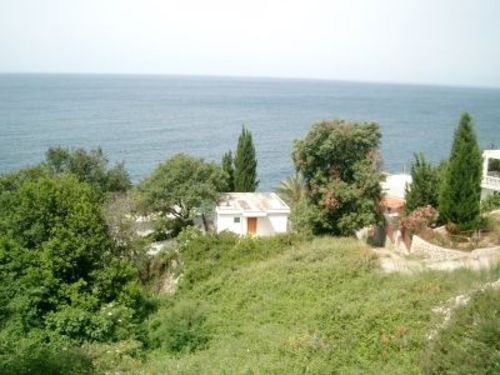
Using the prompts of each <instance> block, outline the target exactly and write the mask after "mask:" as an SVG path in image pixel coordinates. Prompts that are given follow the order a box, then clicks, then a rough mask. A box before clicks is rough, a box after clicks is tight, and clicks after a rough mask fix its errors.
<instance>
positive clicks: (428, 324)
mask: <svg viewBox="0 0 500 375" xmlns="http://www.w3.org/2000/svg"><path fill="white" fill-rule="evenodd" d="M179 250H180V254H181V256H182V257H183V259H184V262H183V266H182V267H181V268H180V269H178V271H177V272H179V273H182V274H183V275H185V276H186V278H185V279H184V280H183V281H182V282H181V285H180V289H179V290H178V291H177V292H176V294H175V295H173V296H168V297H164V302H163V306H162V307H161V308H160V309H159V310H158V311H157V312H156V313H155V314H154V315H153V316H152V317H151V318H150V320H149V321H150V325H149V332H150V333H149V334H150V344H149V348H150V349H148V353H147V354H146V357H145V359H144V361H142V362H141V361H136V362H135V364H134V365H132V369H133V371H132V372H134V371H135V372H138V373H148V374H164V373H172V374H197V373H200V372H202V373H205V374H219V373H290V374H298V373H304V372H308V373H315V374H321V373H332V372H338V373H415V374H418V373H424V372H426V371H427V367H426V366H428V365H429V363H428V362H427V361H426V358H427V356H428V353H429V350H431V348H432V347H433V345H435V341H429V340H428V336H429V334H430V333H431V332H433V331H434V330H435V329H436V327H439V326H440V324H441V323H442V319H443V318H442V316H441V315H440V314H438V313H434V312H433V309H434V308H435V307H438V306H443V305H445V304H446V301H447V300H448V299H449V298H451V297H454V296H456V295H458V294H463V293H466V292H468V291H469V290H470V289H471V288H473V287H474V285H477V283H483V282H486V281H490V280H496V279H497V278H498V277H499V276H500V269H494V270H492V271H491V272H485V273H482V274H477V273H473V272H470V271H466V270H460V271H456V272H453V273H443V272H428V273H421V274H416V275H405V274H390V275H388V274H384V273H381V272H380V271H379V270H378V267H377V259H376V257H375V256H374V255H373V253H372V252H371V250H370V249H369V248H367V247H366V246H365V245H363V244H361V243H360V242H358V241H356V240H354V239H348V238H331V237H330V238H328V237H325V238H315V239H313V240H312V241H305V240H302V239H301V238H299V237H294V236H289V235H287V236H277V237H274V238H267V239H266V238H243V239H238V238H237V237H236V236H234V235H232V234H229V233H222V234H220V235H209V236H204V235H201V234H200V233H199V232H197V231H195V230H189V231H186V232H185V233H183V234H182V235H181V238H180V249H179ZM498 301H499V300H498V299H490V300H489V302H488V304H489V308H491V309H497V310H498V306H499V302H498ZM492 311H493V310H492ZM191 327H197V329H196V330H195V331H193V330H192V328H191ZM167 332H170V334H167ZM172 336H174V337H179V341H178V342H177V343H178V344H177V345H178V346H177V345H172V341H171V337H172ZM440 338H441V336H440V335H438V336H437V340H440ZM441 340H442V341H441V342H442V343H443V347H445V345H446V340H447V339H446V338H443V339H441ZM492 340H494V338H493V337H492ZM496 340H497V341H496V343H498V337H497V338H496ZM488 353H489V357H487V356H482V354H481V357H477V358H476V357H475V356H476V354H479V353H475V352H474V350H473V348H471V352H470V353H469V355H470V356H471V357H472V358H476V360H478V359H479V358H481V359H483V358H484V359H486V360H487V361H488V364H487V365H488V366H493V365H494V361H495V358H494V357H493V355H494V353H495V352H494V351H493V350H490V351H489V352H488ZM436 361H439V358H438V356H437V357H436Z"/></svg>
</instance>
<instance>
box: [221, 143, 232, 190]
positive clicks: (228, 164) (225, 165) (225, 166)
mask: <svg viewBox="0 0 500 375" xmlns="http://www.w3.org/2000/svg"><path fill="white" fill-rule="evenodd" d="M222 170H223V171H224V172H226V174H227V180H226V187H225V189H224V190H225V191H227V192H231V191H234V160H233V153H232V152H231V151H228V152H226V153H225V154H224V156H223V157H222Z"/></svg>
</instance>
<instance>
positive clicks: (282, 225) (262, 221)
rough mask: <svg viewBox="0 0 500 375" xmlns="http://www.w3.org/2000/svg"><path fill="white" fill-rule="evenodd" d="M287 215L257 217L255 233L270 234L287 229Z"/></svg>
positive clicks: (283, 231) (260, 234)
mask: <svg viewBox="0 0 500 375" xmlns="http://www.w3.org/2000/svg"><path fill="white" fill-rule="evenodd" d="M287 223H288V216H287V215H268V216H265V217H259V218H257V235H259V236H270V235H273V234H276V233H285V232H286V231H287Z"/></svg>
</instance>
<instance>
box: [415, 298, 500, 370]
mask: <svg viewBox="0 0 500 375" xmlns="http://www.w3.org/2000/svg"><path fill="white" fill-rule="evenodd" d="M498 301H500V291H499V290H495V289H491V288H490V289H486V290H485V291H482V292H480V293H477V294H476V295H474V296H473V297H472V298H471V301H470V302H469V303H468V304H467V305H466V306H461V307H459V308H458V309H457V311H455V312H454V314H453V316H452V319H451V321H450V322H449V324H448V325H447V326H446V327H445V328H444V329H443V331H442V332H441V334H440V336H439V337H438V339H437V340H436V341H435V342H433V343H432V344H431V345H430V346H429V348H428V355H427V356H426V357H427V359H426V362H425V367H424V368H425V371H426V373H428V374H498V373H500V303H499V302H498Z"/></svg>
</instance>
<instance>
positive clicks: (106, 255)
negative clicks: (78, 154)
mask: <svg viewBox="0 0 500 375" xmlns="http://www.w3.org/2000/svg"><path fill="white" fill-rule="evenodd" d="M32 172H33V170H31V172H21V173H17V174H9V175H7V176H3V178H2V186H3V188H2V190H1V191H0V305H1V307H0V327H1V332H0V337H1V340H0V341H1V342H2V345H1V346H0V372H2V373H4V374H10V373H12V374H14V373H16V374H17V373H69V372H74V373H87V372H90V370H91V368H89V365H88V364H89V362H90V360H89V359H88V356H86V355H85V354H82V352H81V350H79V349H78V347H79V345H81V344H82V343H84V342H87V341H92V342H114V341H120V340H123V339H126V338H130V337H134V335H135V334H137V333H138V331H137V329H136V328H137V324H138V323H139V322H140V321H141V319H142V318H143V317H144V314H145V309H147V308H148V303H147V301H146V299H145V293H144V291H143V289H142V287H141V286H140V284H139V283H138V282H137V272H136V268H135V267H134V264H133V262H132V261H131V259H130V254H129V253H128V252H126V251H123V250H124V249H123V248H120V247H118V246H115V243H114V242H113V241H112V239H111V238H110V237H109V234H108V228H107V226H106V224H105V220H104V218H103V216H102V214H101V202H100V200H99V199H98V193H97V192H96V189H94V188H92V187H91V186H90V185H89V184H87V183H84V182H80V181H79V179H78V177H77V176H75V175H74V174H66V173H62V174H57V175H52V174H46V175H43V174H42V173H41V172H40V171H38V172H37V173H35V174H33V173H32ZM20 176H23V178H20ZM28 176H31V178H28ZM14 182H15V183H14ZM65 348H66V349H68V350H67V351H65V352H64V353H61V351H63V350H66V349H65Z"/></svg>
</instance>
